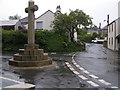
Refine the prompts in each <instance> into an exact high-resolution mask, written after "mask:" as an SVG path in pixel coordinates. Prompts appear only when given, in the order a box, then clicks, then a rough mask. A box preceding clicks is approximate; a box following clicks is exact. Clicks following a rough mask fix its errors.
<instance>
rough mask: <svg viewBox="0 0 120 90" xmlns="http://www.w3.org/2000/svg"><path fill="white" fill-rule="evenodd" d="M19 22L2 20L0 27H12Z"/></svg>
mask: <svg viewBox="0 0 120 90" xmlns="http://www.w3.org/2000/svg"><path fill="white" fill-rule="evenodd" d="M18 21H19V20H4V21H0V26H13V25H15V24H16V23H17V22H18Z"/></svg>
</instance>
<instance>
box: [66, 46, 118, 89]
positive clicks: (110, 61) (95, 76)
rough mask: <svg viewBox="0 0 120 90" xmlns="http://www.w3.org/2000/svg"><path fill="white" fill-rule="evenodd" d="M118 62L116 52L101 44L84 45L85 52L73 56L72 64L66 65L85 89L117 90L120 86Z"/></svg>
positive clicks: (67, 63)
mask: <svg viewBox="0 0 120 90" xmlns="http://www.w3.org/2000/svg"><path fill="white" fill-rule="evenodd" d="M118 61H120V54H119V53H118V52H113V51H111V50H108V49H106V48H104V47H103V45H101V44H86V51H84V52H78V53H76V54H74V55H73V57H72V63H71V62H66V65H67V66H68V67H69V69H70V70H71V71H72V72H73V73H74V74H76V75H77V76H78V77H79V78H80V80H81V81H82V82H84V83H85V84H86V85H87V87H98V88H117V87H118V86H120V83H119V80H118V79H120V78H119V74H118V73H119V72H118Z"/></svg>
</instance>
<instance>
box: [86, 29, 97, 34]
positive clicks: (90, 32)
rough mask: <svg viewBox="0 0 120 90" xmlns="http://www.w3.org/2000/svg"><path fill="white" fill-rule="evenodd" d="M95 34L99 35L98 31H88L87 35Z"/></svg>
mask: <svg viewBox="0 0 120 90" xmlns="http://www.w3.org/2000/svg"><path fill="white" fill-rule="evenodd" d="M93 33H97V34H98V30H91V29H88V31H87V34H93Z"/></svg>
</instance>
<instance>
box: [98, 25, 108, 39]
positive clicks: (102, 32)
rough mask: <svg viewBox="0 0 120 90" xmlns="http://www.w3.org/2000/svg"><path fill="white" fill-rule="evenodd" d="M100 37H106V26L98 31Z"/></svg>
mask: <svg viewBox="0 0 120 90" xmlns="http://www.w3.org/2000/svg"><path fill="white" fill-rule="evenodd" d="M99 34H100V36H104V37H107V35H108V26H104V27H103V28H101V29H100V31H99Z"/></svg>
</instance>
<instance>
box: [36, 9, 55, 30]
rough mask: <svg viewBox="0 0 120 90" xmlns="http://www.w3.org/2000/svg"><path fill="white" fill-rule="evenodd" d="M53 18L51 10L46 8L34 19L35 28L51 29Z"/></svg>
mask: <svg viewBox="0 0 120 90" xmlns="http://www.w3.org/2000/svg"><path fill="white" fill-rule="evenodd" d="M54 19H55V14H54V13H53V12H52V11H51V10H48V11H47V12H45V13H44V14H42V15H41V16H39V17H38V18H37V19H36V20H35V29H38V30H39V29H44V30H51V29H52V27H51V24H52V21H54Z"/></svg>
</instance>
